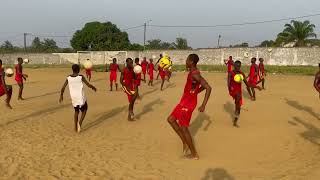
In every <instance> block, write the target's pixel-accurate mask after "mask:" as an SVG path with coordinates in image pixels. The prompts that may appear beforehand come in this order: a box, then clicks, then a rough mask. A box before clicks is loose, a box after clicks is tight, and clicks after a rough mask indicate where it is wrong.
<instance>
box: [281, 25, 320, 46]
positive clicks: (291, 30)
mask: <svg viewBox="0 0 320 180" xmlns="http://www.w3.org/2000/svg"><path fill="white" fill-rule="evenodd" d="M284 27H285V28H284V30H283V31H282V32H281V33H279V34H278V36H277V39H276V44H278V45H279V44H281V43H291V42H296V46H298V47H301V46H305V45H306V41H307V40H308V39H309V38H312V37H314V38H316V37H317V35H316V34H315V33H314V28H315V25H314V24H311V23H310V21H304V22H301V21H295V20H292V21H291V23H290V24H285V25H284Z"/></svg>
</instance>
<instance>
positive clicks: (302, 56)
mask: <svg viewBox="0 0 320 180" xmlns="http://www.w3.org/2000/svg"><path fill="white" fill-rule="evenodd" d="M162 52H163V51H161V50H152V51H145V52H141V51H140V52H139V51H124V52H117V51H100V52H89V53H86V52H83V53H54V54H2V55H1V54H0V58H1V59H2V60H3V61H4V63H5V64H13V63H14V62H15V61H16V59H17V57H22V58H29V59H30V60H31V63H33V64H65V63H77V62H78V60H80V62H83V61H84V60H85V59H88V58H89V59H91V60H92V61H93V63H94V64H105V63H110V62H111V61H112V58H114V57H116V58H117V59H118V61H119V63H124V61H125V59H126V57H131V58H135V57H140V58H142V57H144V56H146V57H147V58H151V57H152V56H157V58H158V57H159V54H160V53H162ZM165 52H166V53H168V54H169V55H170V57H171V59H172V60H173V62H174V64H184V62H185V59H186V57H187V56H188V55H189V54H190V53H196V54H198V55H199V57H200V62H199V63H200V64H223V60H224V59H227V58H228V57H229V56H230V55H232V56H233V57H234V59H235V60H241V61H242V62H243V63H244V64H249V63H250V58H245V56H244V54H245V53H247V54H248V55H249V57H253V56H254V57H257V58H259V57H263V58H264V59H265V63H266V64H268V65H312V66H316V65H317V64H318V63H319V62H320V48H272V49H268V48H221V49H200V50H186V51H184V50H172V51H165Z"/></svg>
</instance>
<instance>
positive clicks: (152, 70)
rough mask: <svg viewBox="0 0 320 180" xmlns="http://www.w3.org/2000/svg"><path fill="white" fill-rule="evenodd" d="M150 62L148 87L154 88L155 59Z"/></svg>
mask: <svg viewBox="0 0 320 180" xmlns="http://www.w3.org/2000/svg"><path fill="white" fill-rule="evenodd" d="M149 61H150V62H149V63H148V67H147V71H148V75H149V82H148V86H153V72H154V64H153V59H150V60H149Z"/></svg>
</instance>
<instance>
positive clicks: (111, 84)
mask: <svg viewBox="0 0 320 180" xmlns="http://www.w3.org/2000/svg"><path fill="white" fill-rule="evenodd" d="M112 83H113V82H112V80H110V91H112V86H113V84H112Z"/></svg>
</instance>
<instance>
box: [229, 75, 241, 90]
mask: <svg viewBox="0 0 320 180" xmlns="http://www.w3.org/2000/svg"><path fill="white" fill-rule="evenodd" d="M244 79H246V78H245V77H244ZM227 83H228V84H227V85H228V90H229V91H230V88H231V73H228V82H227Z"/></svg>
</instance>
